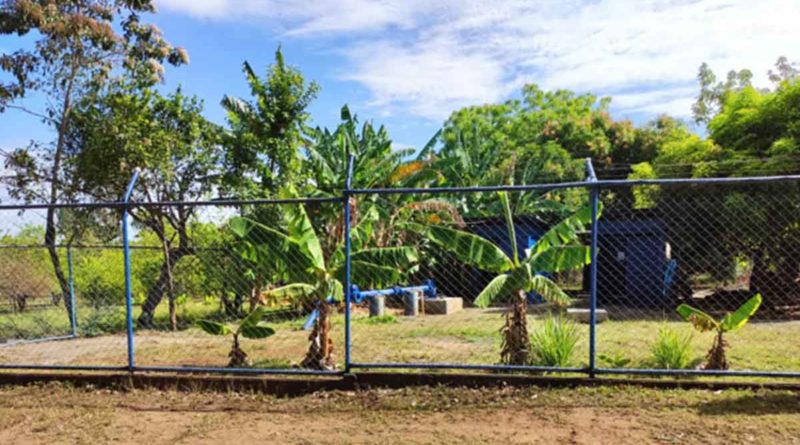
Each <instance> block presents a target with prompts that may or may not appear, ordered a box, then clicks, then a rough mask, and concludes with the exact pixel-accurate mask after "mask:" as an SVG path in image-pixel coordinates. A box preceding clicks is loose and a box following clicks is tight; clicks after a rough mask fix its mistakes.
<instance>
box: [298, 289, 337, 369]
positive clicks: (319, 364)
mask: <svg viewBox="0 0 800 445" xmlns="http://www.w3.org/2000/svg"><path fill="white" fill-rule="evenodd" d="M330 312H331V305H329V304H328V303H326V302H325V301H321V302H320V304H319V315H318V316H317V320H316V321H315V322H314V328H313V329H312V330H311V335H309V336H308V340H309V341H310V342H311V344H310V345H309V347H308V352H307V353H306V357H305V358H304V359H303V362H302V363H301V364H300V366H302V367H303V368H308V369H316V370H319V371H333V370H335V369H336V362H334V360H333V341H331V338H330V331H331V320H330Z"/></svg>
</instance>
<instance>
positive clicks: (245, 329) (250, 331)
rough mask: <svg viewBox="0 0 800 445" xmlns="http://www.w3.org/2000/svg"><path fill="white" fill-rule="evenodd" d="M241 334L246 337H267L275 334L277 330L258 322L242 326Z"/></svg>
mask: <svg viewBox="0 0 800 445" xmlns="http://www.w3.org/2000/svg"><path fill="white" fill-rule="evenodd" d="M239 334H241V336H242V337H245V338H251V339H259V338H267V337H270V336H272V335H274V334H275V330H274V329H272V328H271V327H269V326H265V325H262V324H257V325H252V326H240V327H239Z"/></svg>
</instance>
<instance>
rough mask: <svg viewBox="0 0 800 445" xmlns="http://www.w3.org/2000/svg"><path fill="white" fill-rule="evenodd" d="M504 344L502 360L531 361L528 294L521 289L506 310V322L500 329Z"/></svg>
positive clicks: (512, 363)
mask: <svg viewBox="0 0 800 445" xmlns="http://www.w3.org/2000/svg"><path fill="white" fill-rule="evenodd" d="M500 333H501V334H502V336H503V345H502V349H501V351H500V361H501V362H502V363H503V364H506V365H518V366H524V365H527V364H528V363H529V361H530V353H531V340H530V337H529V336H528V295H527V294H526V293H525V291H523V290H521V291H519V293H518V294H517V296H516V297H514V299H513V301H512V303H511V307H510V308H509V310H508V312H506V324H505V326H503V329H501V330H500Z"/></svg>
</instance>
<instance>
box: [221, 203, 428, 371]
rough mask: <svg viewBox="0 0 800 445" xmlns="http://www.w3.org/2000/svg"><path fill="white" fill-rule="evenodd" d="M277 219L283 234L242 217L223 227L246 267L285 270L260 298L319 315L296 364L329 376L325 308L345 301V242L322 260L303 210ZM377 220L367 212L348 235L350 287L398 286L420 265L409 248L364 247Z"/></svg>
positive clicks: (293, 208) (289, 208)
mask: <svg viewBox="0 0 800 445" xmlns="http://www.w3.org/2000/svg"><path fill="white" fill-rule="evenodd" d="M282 213H283V219H284V221H283V223H284V224H283V226H284V228H276V227H271V226H268V225H266V224H263V223H261V222H258V221H255V220H253V219H250V218H246V217H235V218H232V219H231V220H230V221H229V224H228V225H229V227H230V230H231V231H232V232H233V233H234V234H235V235H236V236H237V237H238V238H239V240H240V241H241V242H240V243H238V246H239V247H238V248H239V250H240V253H241V255H242V257H243V258H244V259H245V260H246V261H248V262H249V263H251V264H254V265H260V264H265V263H270V262H274V261H276V259H279V260H280V261H281V264H282V265H283V266H284V267H283V268H282V269H283V270H282V271H281V273H280V275H278V278H279V280H280V281H282V282H283V284H282V285H278V286H277V287H274V288H272V289H270V290H267V291H265V292H264V293H263V297H264V298H267V299H279V300H284V301H286V300H289V301H295V302H298V303H299V304H300V305H302V306H304V307H306V308H307V309H308V308H310V307H316V308H318V309H319V314H318V316H317V318H316V320H315V324H314V327H313V329H312V332H311V336H310V337H309V340H310V342H311V344H310V346H309V349H308V353H307V354H306V357H305V359H304V360H303V361H302V363H301V364H302V366H303V367H307V368H311V369H318V370H333V369H335V367H336V364H335V361H334V359H333V341H332V340H331V337H330V313H331V308H330V307H329V306H328V305H329V304H330V303H335V302H339V301H341V300H342V298H343V295H344V286H343V285H342V282H343V281H344V278H345V253H344V240H341V241H340V242H338V243H337V245H336V246H334V248H333V249H332V250H331V251H330V252H329V253H328V254H327V255H326V254H325V253H324V252H323V249H322V244H321V242H320V238H319V236H318V235H317V233H316V231H315V230H314V227H313V225H312V224H311V221H310V219H309V217H308V214H307V213H306V210H305V208H304V207H303V206H302V205H296V204H292V205H285V206H284V209H283V212H282ZM378 219H379V215H378V212H377V210H376V209H374V208H370V209H369V210H367V211H366V212H365V213H364V215H363V216H362V217H361V218H360V221H358V222H357V223H356V224H355V226H354V227H353V229H352V231H351V252H352V253H351V264H352V278H353V281H354V282H355V283H359V284H361V285H364V286H370V287H373V286H374V287H377V286H388V285H394V284H396V283H399V282H400V281H401V280H402V279H403V278H404V277H405V276H407V275H408V274H410V273H412V272H413V271H414V270H415V268H416V266H417V263H418V261H419V258H418V255H417V252H416V249H414V248H412V247H407V246H396V247H369V240H370V238H371V237H372V231H373V230H374V227H375V223H376V222H377V220H378ZM278 284H280V283H278Z"/></svg>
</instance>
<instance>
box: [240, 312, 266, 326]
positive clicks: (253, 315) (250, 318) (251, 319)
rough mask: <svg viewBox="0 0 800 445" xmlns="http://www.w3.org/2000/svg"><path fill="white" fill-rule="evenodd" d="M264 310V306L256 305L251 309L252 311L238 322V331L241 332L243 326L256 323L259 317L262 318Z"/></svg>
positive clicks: (259, 319)
mask: <svg viewBox="0 0 800 445" xmlns="http://www.w3.org/2000/svg"><path fill="white" fill-rule="evenodd" d="M266 310H267V309H266V308H265V307H264V306H256V308H255V309H253V312H250V313H249V314H248V315H247V317H244V320H242V322H241V323H239V332H241V331H242V329H243V328H245V327H248V326H255V325H257V324H258V323H259V322H260V321H261V319H262V318H264V313H265V312H266Z"/></svg>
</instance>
